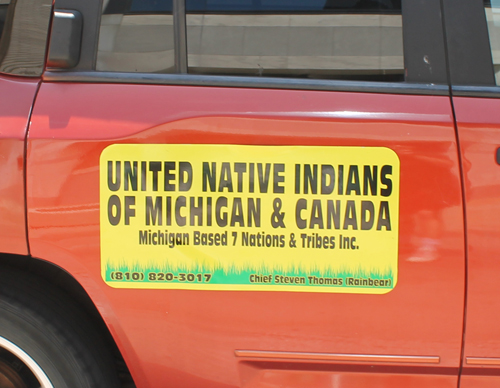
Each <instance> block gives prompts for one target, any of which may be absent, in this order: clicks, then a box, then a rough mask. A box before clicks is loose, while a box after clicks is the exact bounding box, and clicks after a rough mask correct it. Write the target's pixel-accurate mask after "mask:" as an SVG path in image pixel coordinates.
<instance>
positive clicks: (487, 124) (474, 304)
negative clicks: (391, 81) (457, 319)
mask: <svg viewBox="0 0 500 388" xmlns="http://www.w3.org/2000/svg"><path fill="white" fill-rule="evenodd" d="M499 6H500V4H498V2H496V1H491V2H490V1H484V2H483V1H458V2H457V1H454V2H449V3H448V2H445V19H446V21H447V36H448V50H449V51H448V52H449V62H450V75H451V81H452V92H453V106H454V111H455V115H456V121H457V130H458V139H459V144H460V157H461V160H462V169H463V171H462V173H463V181H464V198H465V210H466V212H465V215H466V225H467V227H466V230H467V256H468V261H467V268H468V271H467V272H468V276H467V303H466V306H467V307H466V311H467V315H466V321H465V336H464V353H463V369H462V377H461V385H460V386H461V387H463V388H466V387H476V388H477V387H480V388H486V387H495V386H498V384H499V382H500V378H499V373H500V369H499V368H500V346H499V345H500V333H499V330H498V322H499V320H500V315H499V314H500V313H499V311H500V297H499V294H500V285H499V282H498V273H499V272H498V271H499V270H500V268H499V264H498V254H499V252H500V245H499V242H498V233H499V230H500V221H499V216H500V207H499V201H498V196H499V192H500V191H499V190H500V151H499V146H500V113H499V112H500V99H499V96H500V87H499V86H498V85H499V83H500V79H499V75H498V74H499V72H498V70H499V65H500V57H499V53H500V52H499V49H500V27H499V26H500V16H499V15H500V13H499V12H500V8H499Z"/></svg>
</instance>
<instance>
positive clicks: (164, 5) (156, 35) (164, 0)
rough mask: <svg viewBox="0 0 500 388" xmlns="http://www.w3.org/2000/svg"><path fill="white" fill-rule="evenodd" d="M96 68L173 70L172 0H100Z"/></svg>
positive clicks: (104, 69) (103, 69)
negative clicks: (102, 0)
mask: <svg viewBox="0 0 500 388" xmlns="http://www.w3.org/2000/svg"><path fill="white" fill-rule="evenodd" d="M96 69H97V70H100V71H124V72H145V73H171V72H173V71H174V30H173V16H172V0H128V1H125V0H104V2H103V15H102V17H101V28H100V33H99V46H98V51H97V63H96Z"/></svg>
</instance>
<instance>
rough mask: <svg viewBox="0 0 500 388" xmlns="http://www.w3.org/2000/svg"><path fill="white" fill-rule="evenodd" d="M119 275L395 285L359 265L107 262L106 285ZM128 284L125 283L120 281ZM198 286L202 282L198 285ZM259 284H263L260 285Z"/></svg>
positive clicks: (384, 274)
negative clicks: (334, 280) (285, 278)
mask: <svg viewBox="0 0 500 388" xmlns="http://www.w3.org/2000/svg"><path fill="white" fill-rule="evenodd" d="M115 272H122V273H127V272H128V273H133V272H139V273H143V274H145V276H144V280H139V281H138V280H128V282H134V283H149V282H150V280H149V279H148V274H149V273H151V272H154V273H172V274H173V275H174V276H178V274H179V273H184V274H188V273H190V274H207V273H209V274H212V278H211V280H210V284H228V285H251V284H257V283H250V281H249V278H250V275H255V274H257V275H272V276H273V278H274V276H275V275H282V276H290V277H295V276H299V277H300V276H304V277H309V276H315V277H317V278H337V279H344V281H343V284H342V286H339V285H336V286H335V285H320V284H309V282H307V281H306V283H305V284H293V285H297V286H309V287H311V286H314V287H354V286H348V285H347V284H346V281H345V279H347V278H355V279H359V278H362V279H368V278H370V279H372V280H391V282H390V284H391V285H390V286H383V287H380V286H379V288H388V289H390V288H393V286H394V273H393V270H392V268H390V267H386V268H362V267H361V266H357V267H355V268H348V267H339V268H329V269H322V270H319V269H318V268H314V267H311V266H308V267H307V268H306V266H303V267H302V268H301V267H300V266H299V267H293V268H285V266H280V265H263V264H260V265H257V266H252V267H250V268H248V267H241V266H238V267H237V266H227V265H225V266H222V265H211V266H210V267H209V268H207V267H206V266H203V265H201V264H198V265H197V264H193V263H189V265H185V266H183V265H175V266H169V264H168V263H163V264H161V265H159V264H148V263H135V264H134V265H128V264H127V263H125V262H122V263H119V264H118V265H110V264H109V263H108V264H107V265H106V267H105V279H106V281H108V282H114V281H117V280H114V279H113V278H112V276H111V275H112V273H115ZM121 281H127V280H121ZM169 283H186V282H185V281H184V282H181V281H179V280H172V281H170V282H169ZM197 284H201V283H197ZM259 285H262V283H259ZM267 285H273V286H283V285H288V286H289V285H290V284H275V283H267ZM355 287H358V288H373V286H361V285H359V286H355Z"/></svg>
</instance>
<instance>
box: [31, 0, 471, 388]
mask: <svg viewBox="0 0 500 388" xmlns="http://www.w3.org/2000/svg"><path fill="white" fill-rule="evenodd" d="M323 3H324V2H323V1H316V2H315V1H312V2H311V1H309V2H300V1H299V2H295V3H293V4H294V5H293V6H291V5H290V4H291V3H289V2H279V1H278V2H272V1H268V2H266V1H262V2H246V3H245V2H241V3H240V4H239V5H235V3H234V2H210V1H208V2H196V1H192V2H191V1H188V2H187V3H186V4H185V3H183V2H182V1H175V2H174V4H171V3H169V2H166V1H165V2H146V1H143V2H139V1H130V2H118V1H113V0H110V1H105V2H104V4H100V3H99V2H97V1H96V2H90V1H88V2H84V3H82V2H77V1H72V0H57V1H56V3H55V7H56V11H57V12H59V15H57V17H58V18H59V19H54V22H53V26H54V28H56V27H57V28H62V30H64V29H65V28H70V29H72V31H76V32H75V34H77V32H78V30H79V27H78V24H72V23H73V22H69V24H66V25H64V23H62V24H61V23H59V22H60V21H61V19H63V21H64V20H67V19H78V17H75V16H74V15H76V14H75V13H72V12H71V11H73V10H77V11H79V12H80V14H81V15H82V20H83V35H82V40H81V49H80V52H79V54H80V56H79V58H77V59H78V64H77V65H76V66H74V67H71V66H72V61H73V60H74V59H75V57H74V55H75V54H74V53H71V52H70V51H71V50H66V51H65V50H64V47H62V48H63V50H58V48H61V47H58V46H57V45H58V44H59V45H61V44H62V43H61V42H59V43H57V42H55V41H54V40H53V42H52V46H51V53H52V55H53V56H54V55H55V53H59V54H61V53H62V54H61V56H59V57H58V59H57V60H55V59H54V58H53V57H52V58H49V63H50V64H51V65H52V68H49V69H48V71H46V72H45V74H44V81H43V84H42V86H41V88H40V91H39V93H38V97H37V101H36V104H35V107H34V110H33V117H32V125H31V128H30V133H29V138H28V149H27V152H28V154H27V164H28V165H27V190H28V205H27V206H28V226H29V241H30V248H31V253H32V255H33V256H35V257H39V258H42V259H44V260H48V261H51V262H53V263H55V264H57V265H59V266H61V267H62V268H64V269H65V270H67V271H68V272H69V273H71V274H72V275H73V276H74V277H75V278H76V279H77V280H78V281H79V282H80V283H81V284H82V285H83V286H84V288H85V289H86V291H87V292H88V293H89V295H90V296H91V297H92V299H93V300H94V301H95V303H96V306H97V307H98V309H99V311H100V312H101V314H102V315H103V317H104V319H105V321H106V323H107V324H108V327H109V328H110V330H111V332H112V334H113V335H114V337H115V339H116V341H117V344H118V347H119V349H120V350H121V352H122V354H123V356H124V358H125V360H126V361H127V363H128V366H129V369H130V370H131V372H132V374H133V376H134V378H135V380H136V384H137V386H138V387H160V386H164V385H165V383H166V382H168V383H169V384H171V385H172V386H177V385H178V386H181V385H182V386H205V387H229V386H231V387H232V386H243V385H245V386H278V385H279V386H288V387H296V386H297V387H298V386H305V385H307V386H315V387H331V386H335V387H345V388H347V387H360V386H364V385H366V386H368V385H370V386H405V387H417V386H423V385H425V386H426V387H445V386H446V387H455V386H456V383H457V376H458V370H459V365H460V354H461V353H460V352H461V345H462V324H463V314H464V278H465V262H464V260H465V257H464V225H463V209H462V206H463V204H462V199H461V198H462V197H461V186H460V169H459V159H458V151H457V143H456V137H455V130H454V123H453V112H452V109H451V105H450V98H449V93H448V90H449V89H448V85H447V75H446V74H447V73H446V68H445V56H444V40H443V33H442V30H441V26H442V24H441V18H440V8H439V4H437V2H434V1H420V2H418V4H417V2H414V1H408V0H404V1H403V4H402V6H401V5H400V3H399V2H398V1H385V0H380V1H377V2H370V3H369V4H368V3H363V2H355V1H353V2H352V4H351V3H350V2H342V3H341V2H329V1H328V2H326V3H325V4H323ZM185 10H186V11H187V16H185V12H184V11H185ZM70 14H71V15H73V16H68V15H70ZM53 34H54V31H53ZM54 36H55V34H54ZM76 41H78V39H76ZM65 55H66V57H65ZM61 58H62V60H61ZM65 58H66V59H65ZM68 58H69V59H68ZM73 62H74V61H73ZM64 67H71V68H66V69H65V68H64Z"/></svg>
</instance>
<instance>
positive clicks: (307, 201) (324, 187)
mask: <svg viewBox="0 0 500 388" xmlns="http://www.w3.org/2000/svg"><path fill="white" fill-rule="evenodd" d="M219 164H220V165H218V164H217V163H215V162H212V163H209V162H203V166H202V169H201V173H200V177H199V179H201V180H202V181H201V187H202V192H203V195H202V196H196V195H192V196H189V195H181V193H182V192H189V191H190V190H191V188H192V184H193V179H195V175H196V174H195V173H193V168H192V166H191V164H190V163H189V162H163V163H162V162H151V161H149V162H138V161H124V162H121V161H115V162H114V163H113V161H108V169H107V170H108V176H107V185H108V189H109V190H110V191H111V192H117V191H119V190H120V193H116V194H112V195H110V197H109V199H108V204H107V215H108V220H109V223H110V224H111V225H119V224H122V225H131V223H132V222H133V220H134V218H135V217H136V209H137V207H138V206H144V207H145V212H144V213H145V219H143V220H142V221H141V222H144V223H145V225H146V226H179V227H183V226H209V227H210V226H218V227H257V228H258V227H261V225H262V223H263V221H264V222H266V220H268V219H269V218H270V217H271V216H272V214H263V212H262V207H263V204H262V202H263V201H264V200H265V199H263V198H260V197H259V196H258V194H259V193H261V194H267V193H274V194H284V193H285V185H284V183H285V175H284V172H285V165H284V164H281V163H219ZM293 177H294V182H293V183H294V184H293V192H292V193H290V194H293V195H295V196H296V199H291V198H289V197H284V198H283V200H284V201H289V200H293V201H294V204H295V206H294V210H295V211H294V213H295V214H294V217H292V219H293V221H292V222H293V223H294V224H295V226H296V227H297V228H299V229H337V230H339V229H340V230H348V229H350V230H371V229H376V230H389V231H390V230H391V217H390V204H389V201H387V200H384V198H387V197H389V196H390V195H391V194H392V191H393V183H392V166H390V165H384V166H376V165H371V166H369V165H365V166H358V165H349V166H344V165H337V166H333V165H325V164H322V165H317V164H295V171H294V175H293ZM144 191H146V192H147V193H144V194H153V192H162V191H163V192H165V193H168V195H146V196H144V197H142V196H139V197H137V196H136V194H135V193H134V192H136V193H139V192H144ZM225 192H227V193H254V196H252V197H238V196H234V197H233V194H231V196H230V195H228V196H226V195H224V193H225ZM215 193H220V194H215ZM119 194H120V195H119ZM128 194H130V195H128ZM158 194H160V193H158ZM176 194H177V195H176ZM310 194H312V195H314V197H312V198H311V197H310ZM370 196H372V197H377V198H376V200H371V199H369V198H366V197H370ZM349 197H351V198H352V197H362V199H363V200H355V199H354V198H352V199H349ZM363 197H364V198H363ZM276 199H278V200H279V201H280V202H279V203H280V204H281V200H282V199H281V196H277V197H276ZM139 202H140V203H139ZM273 206H274V204H273ZM280 206H281V205H280ZM287 219H290V217H288V218H287ZM287 222H288V221H287ZM283 227H285V223H284V222H281V223H279V222H277V223H276V225H274V224H273V228H283Z"/></svg>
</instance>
